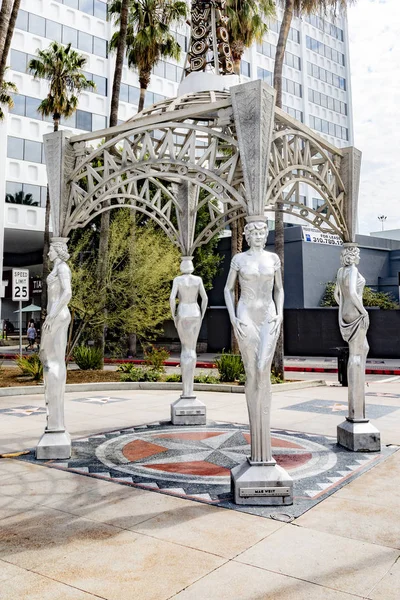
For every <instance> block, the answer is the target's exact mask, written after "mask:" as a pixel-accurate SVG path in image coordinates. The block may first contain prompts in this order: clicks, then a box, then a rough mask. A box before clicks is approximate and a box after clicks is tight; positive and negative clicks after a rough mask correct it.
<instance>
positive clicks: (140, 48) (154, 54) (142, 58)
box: [109, 0, 187, 112]
mask: <svg viewBox="0 0 400 600" xmlns="http://www.w3.org/2000/svg"><path fill="white" fill-rule="evenodd" d="M119 8H120V0H112V1H111V4H110V7H109V14H112V15H116V17H115V22H116V23H117V24H118V23H119V20H120V17H119V16H118V15H119ZM186 15H187V4H186V2H185V1H184V0H129V14H128V27H127V36H126V55H127V58H128V66H129V67H133V68H135V69H137V70H138V73H139V85H140V99H139V106H138V112H140V111H142V110H143V107H144V100H145V96H146V90H147V88H148V86H149V83H150V77H151V71H152V70H153V68H154V66H155V65H156V64H157V63H158V61H159V60H160V59H161V58H173V59H175V60H178V59H179V57H180V51H181V48H180V46H179V44H178V42H177V41H176V40H175V38H174V36H173V35H172V33H171V31H170V29H171V27H172V26H174V25H179V23H181V22H182V21H183V20H184V19H186ZM119 36H120V32H119V31H116V32H115V33H114V35H113V37H112V38H111V42H110V48H111V49H113V48H117V44H118V38H119Z"/></svg>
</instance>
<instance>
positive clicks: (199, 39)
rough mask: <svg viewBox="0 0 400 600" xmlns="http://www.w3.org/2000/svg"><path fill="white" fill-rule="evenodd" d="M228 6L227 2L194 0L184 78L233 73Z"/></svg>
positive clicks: (223, 0)
mask: <svg viewBox="0 0 400 600" xmlns="http://www.w3.org/2000/svg"><path fill="white" fill-rule="evenodd" d="M225 6H226V0H193V2H192V19H191V26H192V27H191V37H190V48H189V52H188V55H187V65H186V68H185V75H189V74H190V73H198V72H201V71H210V72H213V73H214V74H215V75H233V74H234V67H233V60H232V54H231V47H230V45H229V34H228V30H227V29H226V24H227V22H228V17H227V16H226V13H225Z"/></svg>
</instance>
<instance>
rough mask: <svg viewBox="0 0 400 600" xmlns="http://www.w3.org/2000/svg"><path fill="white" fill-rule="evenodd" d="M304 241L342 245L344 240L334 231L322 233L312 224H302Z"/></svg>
mask: <svg viewBox="0 0 400 600" xmlns="http://www.w3.org/2000/svg"><path fill="white" fill-rule="evenodd" d="M302 230H303V241H305V242H312V243H314V244H327V245H328V246H342V245H343V241H342V240H341V238H340V237H339V236H338V235H335V234H334V233H322V232H321V231H319V230H318V229H317V228H316V227H312V226H311V225H302Z"/></svg>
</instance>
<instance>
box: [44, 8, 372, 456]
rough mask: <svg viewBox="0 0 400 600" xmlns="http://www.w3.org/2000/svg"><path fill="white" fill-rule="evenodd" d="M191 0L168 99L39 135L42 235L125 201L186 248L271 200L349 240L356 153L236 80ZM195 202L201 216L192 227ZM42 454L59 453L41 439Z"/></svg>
mask: <svg viewBox="0 0 400 600" xmlns="http://www.w3.org/2000/svg"><path fill="white" fill-rule="evenodd" d="M192 4H193V6H192V39H191V47H190V51H189V54H188V63H187V68H186V72H185V74H186V77H185V79H184V80H183V82H182V84H181V88H180V95H179V96H178V97H176V98H169V99H166V100H165V101H163V102H160V103H157V104H155V105H153V106H151V107H150V108H147V109H145V110H144V111H143V112H141V113H139V114H137V115H135V116H134V117H133V118H131V119H130V120H128V121H127V122H125V123H123V124H121V125H118V126H117V127H113V128H109V129H104V130H101V131H95V132H92V133H83V134H80V135H75V136H70V135H68V134H67V133H66V132H64V131H59V132H55V133H51V134H48V135H46V136H44V145H45V152H46V164H47V170H48V180H49V190H50V200H51V209H52V219H53V235H54V236H56V237H57V238H68V235H69V234H70V232H71V231H72V230H73V229H77V228H80V227H85V226H86V225H87V224H88V223H90V221H91V220H92V219H93V218H94V217H96V216H97V215H99V214H101V213H103V212H104V211H108V210H113V209H116V208H121V207H122V208H130V209H132V210H133V211H137V212H140V213H143V214H145V215H146V216H147V217H149V218H151V219H153V220H154V221H155V222H156V223H157V224H158V226H159V227H160V228H161V229H162V230H163V231H164V232H165V234H166V235H167V236H168V237H169V238H170V240H171V241H172V242H173V243H174V244H176V245H177V246H178V247H179V249H180V250H181V253H182V255H183V256H190V255H192V254H193V251H194V250H195V249H196V248H197V247H198V246H201V245H202V244H205V243H207V241H208V240H209V239H210V238H211V237H212V236H214V235H216V234H218V232H220V231H221V230H223V229H224V228H226V226H227V225H229V224H231V223H233V222H234V221H235V220H236V219H238V218H240V217H249V216H250V217H251V216H252V215H260V214H264V213H266V212H268V211H269V212H274V211H275V210H277V206H278V203H279V210H281V211H283V212H284V213H287V214H291V215H295V216H297V217H299V218H300V219H302V220H304V221H306V222H308V223H310V224H312V225H313V226H314V227H316V228H317V229H319V230H320V231H321V232H329V233H334V234H337V235H339V236H340V238H341V239H342V240H343V241H344V242H346V243H353V244H354V242H355V228H356V220H357V197H358V188H359V175H360V163H361V153H360V151H358V150H357V149H356V148H353V147H349V148H345V149H340V148H336V147H335V146H333V145H331V144H329V143H327V142H326V141H325V140H324V139H323V138H321V137H320V136H319V135H317V134H316V133H315V132H313V131H312V130H311V129H309V128H308V127H306V126H305V125H303V124H302V123H300V122H298V121H296V120H295V119H293V118H291V117H290V116H288V115H287V114H286V113H285V112H283V111H282V110H280V109H279V108H277V107H276V106H275V92H274V90H273V89H272V88H271V87H269V86H268V85H267V84H265V83H264V82H262V81H260V80H257V81H251V82H249V83H244V84H240V83H239V81H238V78H237V77H236V76H234V75H232V72H233V70H232V68H231V58H230V49H229V43H228V42H227V37H226V35H225V34H226V30H225V33H224V27H223V25H224V23H225V22H226V21H225V19H226V18H225V16H224V12H223V8H224V4H225V3H224V2H223V1H210V2H200V1H198V2H193V3H192ZM217 25H218V26H217ZM216 36H217V37H216ZM232 84H233V85H232ZM99 140H102V143H101V144H100V145H98V142H99ZM95 141H96V144H94V142H95ZM301 184H306V185H309V186H311V187H313V188H314V189H315V190H316V191H317V192H318V194H319V195H320V196H321V198H322V199H323V201H324V202H323V204H322V205H321V206H320V207H318V208H317V209H313V208H310V207H306V206H304V205H303V204H302V203H301V202H300V198H299V190H300V185H301ZM201 190H203V193H202V194H200V191H201ZM205 205H206V206H207V207H208V210H209V215H210V220H209V223H208V225H207V226H206V227H205V228H204V229H203V230H202V231H201V232H200V233H199V234H198V235H197V237H196V236H195V224H196V215H197V213H198V211H199V209H200V208H202V207H203V206H205ZM49 410H51V408H50V407H49ZM46 456H47V457H48V458H63V457H62V456H58V455H57V448H53V449H52V448H51V447H50V446H46Z"/></svg>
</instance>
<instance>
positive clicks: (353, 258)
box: [340, 246, 360, 267]
mask: <svg viewBox="0 0 400 600" xmlns="http://www.w3.org/2000/svg"><path fill="white" fill-rule="evenodd" d="M359 259H360V248H357V246H349V247H348V248H343V250H342V254H341V255H340V262H341V263H342V265H343V266H344V267H348V266H349V265H352V264H354V263H355V262H357V260H359Z"/></svg>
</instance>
